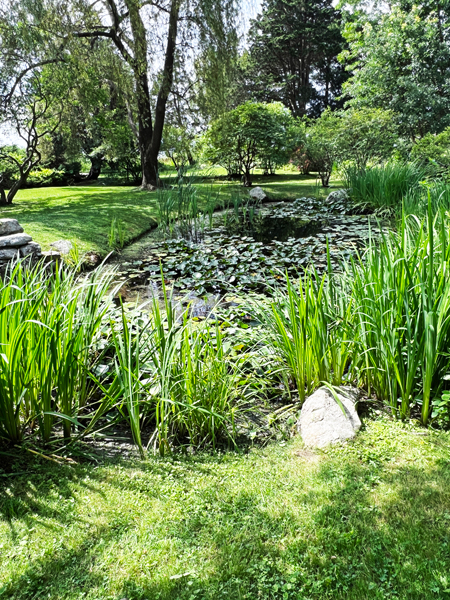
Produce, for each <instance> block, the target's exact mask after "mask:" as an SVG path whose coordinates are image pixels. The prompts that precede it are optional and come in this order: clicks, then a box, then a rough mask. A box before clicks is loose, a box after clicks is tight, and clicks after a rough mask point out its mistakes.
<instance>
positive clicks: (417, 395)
mask: <svg viewBox="0 0 450 600" xmlns="http://www.w3.org/2000/svg"><path fill="white" fill-rule="evenodd" d="M449 268H450V236H449V217H448V215H447V214H445V213H444V212H443V211H441V212H440V213H438V214H437V215H433V212H432V208H431V201H430V203H429V207H428V214H427V217H426V218H425V219H422V220H420V219H419V218H418V217H415V216H407V215H405V214H404V215H403V217H402V219H401V222H400V227H399V231H398V232H396V233H395V232H388V233H386V234H385V236H384V238H383V239H382V240H381V241H379V242H378V243H375V242H374V241H373V240H372V241H371V242H370V243H369V246H368V247H367V249H366V250H365V251H364V253H363V254H361V255H360V256H359V257H356V258H352V259H350V260H348V261H344V262H343V264H342V272H341V273H333V269H332V266H331V262H330V261H329V268H328V272H327V273H326V274H325V275H323V276H322V277H321V278H319V277H317V275H316V276H314V275H313V274H311V272H308V271H306V272H305V273H304V274H303V276H302V277H300V278H299V281H298V284H296V285H295V286H294V285H293V284H292V282H291V279H290V278H289V277H288V276H286V288H285V289H280V290H278V291H276V292H275V294H274V297H273V300H272V301H271V302H270V304H269V308H267V305H264V304H263V305H262V307H260V308H259V310H258V311H257V317H258V319H259V321H260V323H261V324H262V330H261V331H262V335H263V336H264V339H265V340H266V341H267V342H268V343H269V344H271V345H272V347H273V350H274V354H275V356H277V357H278V359H279V360H280V361H282V362H283V364H284V365H285V368H286V369H287V371H288V373H289V374H290V376H291V378H292V380H293V381H294V382H295V384H296V387H297V390H298V393H299V397H300V400H301V401H302V400H303V399H304V398H305V395H307V394H308V393H310V392H311V391H312V390H313V389H314V387H316V386H317V385H318V384H319V382H320V381H327V382H332V383H334V384H339V383H341V382H343V381H353V382H355V383H356V384H358V385H360V386H362V387H364V388H365V389H366V390H367V392H368V394H369V395H372V394H374V395H375V396H376V397H377V398H378V399H379V400H381V401H382V402H384V403H386V404H387V405H389V406H390V407H391V409H392V412H393V414H394V415H395V416H398V417H400V418H407V417H409V416H410V415H411V414H413V415H415V416H418V418H419V419H420V420H421V422H422V423H423V424H424V425H426V424H428V423H429V421H430V418H431V415H432V410H433V404H434V403H435V402H439V401H440V399H441V396H442V392H443V390H444V388H445V385H446V381H447V378H448V372H449V371H450V356H449V354H448V347H449V344H450V279H449V277H448V272H449Z"/></svg>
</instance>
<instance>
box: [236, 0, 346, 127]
mask: <svg viewBox="0 0 450 600" xmlns="http://www.w3.org/2000/svg"><path fill="white" fill-rule="evenodd" d="M339 25H340V12H339V11H338V10H336V9H335V8H334V7H333V5H332V2H331V0H266V1H265V2H264V4H263V7H262V12H261V14H260V15H259V16H258V17H257V18H256V19H255V20H254V21H253V22H252V25H251V28H250V31H249V36H248V38H249V56H248V63H247V66H246V70H247V78H248V80H250V82H251V83H250V85H249V88H250V92H251V93H252V94H253V95H254V97H255V98H256V99H258V100H264V101H270V100H275V101H281V102H283V104H284V105H285V106H287V107H288V108H290V109H291V111H292V114H293V115H294V116H303V115H305V114H306V113H307V112H308V113H309V114H315V115H319V114H320V112H321V111H322V110H323V109H325V108H327V107H328V106H331V107H336V106H339V105H340V103H339V100H338V96H339V95H340V91H341V84H342V82H343V80H344V78H345V72H344V69H343V68H342V66H341V65H340V64H339V62H338V60H337V56H338V54H339V53H340V52H341V51H342V50H343V49H344V39H343V37H342V34H341V31H340V26H339Z"/></svg>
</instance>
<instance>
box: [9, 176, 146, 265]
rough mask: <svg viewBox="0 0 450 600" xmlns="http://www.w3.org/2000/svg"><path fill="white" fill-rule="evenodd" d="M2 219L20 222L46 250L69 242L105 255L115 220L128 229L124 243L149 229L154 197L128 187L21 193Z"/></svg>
mask: <svg viewBox="0 0 450 600" xmlns="http://www.w3.org/2000/svg"><path fill="white" fill-rule="evenodd" d="M0 215H1V216H2V217H14V218H16V219H18V220H19V222H20V224H21V225H22V227H23V228H24V229H25V231H26V233H29V234H30V235H31V236H32V237H33V239H34V240H35V241H37V242H39V243H40V244H41V245H42V247H43V249H44V250H48V249H49V244H50V243H51V242H55V241H56V240H60V239H70V240H72V241H73V242H76V244H77V245H78V246H79V249H80V250H94V251H97V252H101V253H102V254H106V253H107V252H108V234H109V231H110V228H111V222H112V220H113V218H114V217H115V218H117V219H120V220H121V221H122V222H123V223H124V224H126V231H127V239H131V238H133V237H136V236H137V235H139V234H140V233H142V232H143V231H145V230H147V229H150V228H151V226H152V223H154V222H155V221H154V218H155V216H156V197H155V194H151V193H148V192H140V191H135V190H134V189H133V188H130V187H105V186H100V185H99V186H93V185H89V186H78V187H60V188H40V189H30V190H21V191H20V192H19V193H18V195H17V197H16V199H15V201H14V205H13V206H11V207H8V208H3V209H1V210H0Z"/></svg>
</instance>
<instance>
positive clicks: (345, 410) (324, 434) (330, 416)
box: [297, 387, 361, 448]
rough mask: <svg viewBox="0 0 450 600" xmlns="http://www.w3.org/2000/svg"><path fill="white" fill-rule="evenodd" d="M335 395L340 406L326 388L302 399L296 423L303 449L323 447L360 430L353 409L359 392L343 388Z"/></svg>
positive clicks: (359, 424) (340, 440) (356, 414)
mask: <svg viewBox="0 0 450 600" xmlns="http://www.w3.org/2000/svg"><path fill="white" fill-rule="evenodd" d="M336 395H337V397H338V399H339V403H340V404H339V403H338V402H337V401H336V399H335V397H334V395H333V394H332V392H331V391H330V390H329V389H328V388H327V387H321V388H319V389H318V390H317V391H315V392H314V394H312V395H311V396H309V398H307V399H306V400H305V402H304V404H303V407H302V411H301V413H300V419H299V421H298V423H297V428H298V430H299V432H300V435H301V436H302V438H303V442H304V443H305V446H308V447H310V448H325V447H326V446H329V445H330V444H335V443H337V442H344V441H346V440H349V439H351V438H353V437H355V435H356V432H357V431H358V430H359V429H360V427H361V420H360V418H359V416H358V413H357V412H356V408H355V404H356V402H357V401H358V400H359V398H360V392H359V390H357V389H355V388H351V387H345V388H341V390H340V391H339V392H337V394H336Z"/></svg>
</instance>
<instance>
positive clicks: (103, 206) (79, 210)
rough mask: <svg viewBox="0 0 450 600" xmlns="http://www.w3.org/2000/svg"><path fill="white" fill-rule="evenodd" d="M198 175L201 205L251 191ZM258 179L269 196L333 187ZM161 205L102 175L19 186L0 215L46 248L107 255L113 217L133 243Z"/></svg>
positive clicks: (309, 180) (297, 179)
mask: <svg viewBox="0 0 450 600" xmlns="http://www.w3.org/2000/svg"><path fill="white" fill-rule="evenodd" d="M195 181H196V185H197V186H198V190H199V192H198V193H199V199H200V206H201V202H202V200H204V199H206V198H212V197H213V198H215V199H216V200H217V202H218V203H219V204H220V203H222V202H224V201H226V200H227V199H229V198H231V197H232V196H233V195H236V194H240V195H244V196H245V195H247V194H248V190H246V189H244V188H242V186H240V185H239V184H237V183H235V182H230V181H227V180H225V179H224V178H223V176H221V173H220V171H219V170H217V171H216V172H215V174H214V175H213V176H211V175H209V176H203V175H202V174H199V175H197V176H196V177H195ZM165 183H166V184H167V185H169V184H171V183H175V180H174V179H173V178H172V179H171V178H169V177H166V178H165ZM254 185H261V186H262V187H263V188H264V189H265V190H266V192H267V193H268V194H269V195H270V197H272V198H273V199H278V200H294V199H295V198H298V197H301V196H316V195H317V194H319V195H321V196H323V195H326V194H327V193H329V192H330V190H325V189H321V188H320V187H319V188H317V186H316V179H315V177H311V176H303V175H298V174H296V173H284V174H281V175H276V176H273V177H264V176H262V175H256V176H255V178H254ZM334 185H335V186H336V185H338V183H335V184H334ZM157 206H158V192H143V191H141V190H139V189H137V188H133V187H127V186H106V185H102V183H101V180H100V182H99V183H97V184H95V185H93V184H90V185H85V186H73V187H58V188H56V187H55V188H35V189H27V190H21V191H19V193H18V194H17V196H16V198H15V199H14V204H13V206H11V207H6V208H3V207H2V208H0V218H2V217H13V218H16V219H18V220H19V222H20V223H21V225H22V226H23V227H24V229H25V231H26V232H27V233H29V234H30V235H31V236H32V237H33V239H34V240H35V241H37V242H38V243H40V244H41V246H42V248H43V249H44V250H49V249H50V246H49V244H50V243H51V242H54V241H56V240H60V239H69V240H71V241H72V242H74V243H76V245H77V246H78V249H79V250H80V251H81V252H84V251H88V250H90V251H95V252H98V253H100V254H101V255H102V256H105V255H106V254H107V253H108V252H109V251H110V248H109V246H108V235H109V232H110V230H111V223H112V221H113V219H116V220H118V221H120V222H121V223H122V224H123V228H124V233H125V242H126V243H129V242H130V241H132V240H133V239H135V238H136V237H138V236H139V235H141V234H142V233H144V232H146V231H148V230H150V229H151V228H152V227H154V226H155V225H156V224H157V217H158V210H157Z"/></svg>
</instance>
